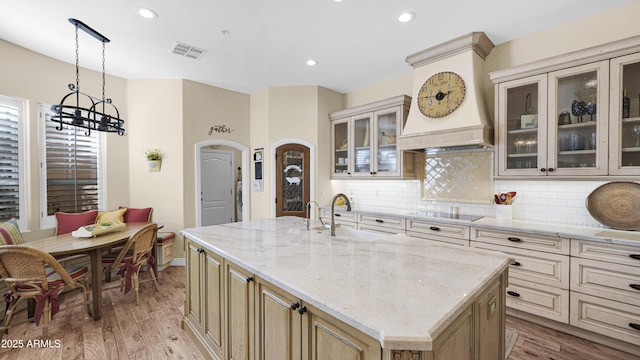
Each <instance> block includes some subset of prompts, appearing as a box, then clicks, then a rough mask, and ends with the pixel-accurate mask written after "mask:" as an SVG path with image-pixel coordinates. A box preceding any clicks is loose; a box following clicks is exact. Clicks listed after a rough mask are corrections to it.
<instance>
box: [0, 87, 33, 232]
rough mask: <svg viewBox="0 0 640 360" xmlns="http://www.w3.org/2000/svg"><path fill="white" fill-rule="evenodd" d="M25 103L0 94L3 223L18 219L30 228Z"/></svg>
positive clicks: (21, 224)
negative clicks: (25, 156)
mask: <svg viewBox="0 0 640 360" xmlns="http://www.w3.org/2000/svg"><path fill="white" fill-rule="evenodd" d="M24 109H25V103H24V101H22V100H18V99H13V98H10V97H6V96H2V95H0V221H5V220H9V219H12V218H15V219H16V220H17V221H18V226H19V227H20V228H21V229H22V230H24V229H27V222H26V220H27V214H26V205H25V204H26V196H25V189H26V186H25V184H26V183H25V179H26V177H27V176H26V173H25V172H24V171H25V167H24V161H23V158H24V155H25V151H24V149H25V147H24V140H23V134H24V114H25V110H24Z"/></svg>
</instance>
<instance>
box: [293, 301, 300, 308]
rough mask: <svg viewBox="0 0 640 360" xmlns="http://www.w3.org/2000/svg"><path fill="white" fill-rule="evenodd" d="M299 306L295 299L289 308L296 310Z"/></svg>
mask: <svg viewBox="0 0 640 360" xmlns="http://www.w3.org/2000/svg"><path fill="white" fill-rule="evenodd" d="M299 307H300V303H299V302H297V301H296V302H294V303H293V304H291V310H296V309H297V308H299Z"/></svg>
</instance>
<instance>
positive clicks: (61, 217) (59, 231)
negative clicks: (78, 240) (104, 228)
mask: <svg viewBox="0 0 640 360" xmlns="http://www.w3.org/2000/svg"><path fill="white" fill-rule="evenodd" d="M55 216H56V220H57V221H58V225H57V226H56V235H63V234H68V233H70V232H72V231H76V230H78V228H79V227H81V226H85V225H91V224H95V223H96V218H97V217H98V210H90V211H87V212H83V213H78V214H69V213H62V212H57V213H56V214H55Z"/></svg>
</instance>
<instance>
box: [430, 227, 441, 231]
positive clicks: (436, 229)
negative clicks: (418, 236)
mask: <svg viewBox="0 0 640 360" xmlns="http://www.w3.org/2000/svg"><path fill="white" fill-rule="evenodd" d="M429 229H431V230H433V231H440V228H439V227H437V226H431V227H429Z"/></svg>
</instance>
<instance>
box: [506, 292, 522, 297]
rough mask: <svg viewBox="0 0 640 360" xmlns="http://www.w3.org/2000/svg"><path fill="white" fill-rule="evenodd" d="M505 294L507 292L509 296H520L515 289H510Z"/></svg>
mask: <svg viewBox="0 0 640 360" xmlns="http://www.w3.org/2000/svg"><path fill="white" fill-rule="evenodd" d="M507 294H508V295H511V296H515V297H520V294H518V293H517V292H515V291H511V290H509V291H507Z"/></svg>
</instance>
